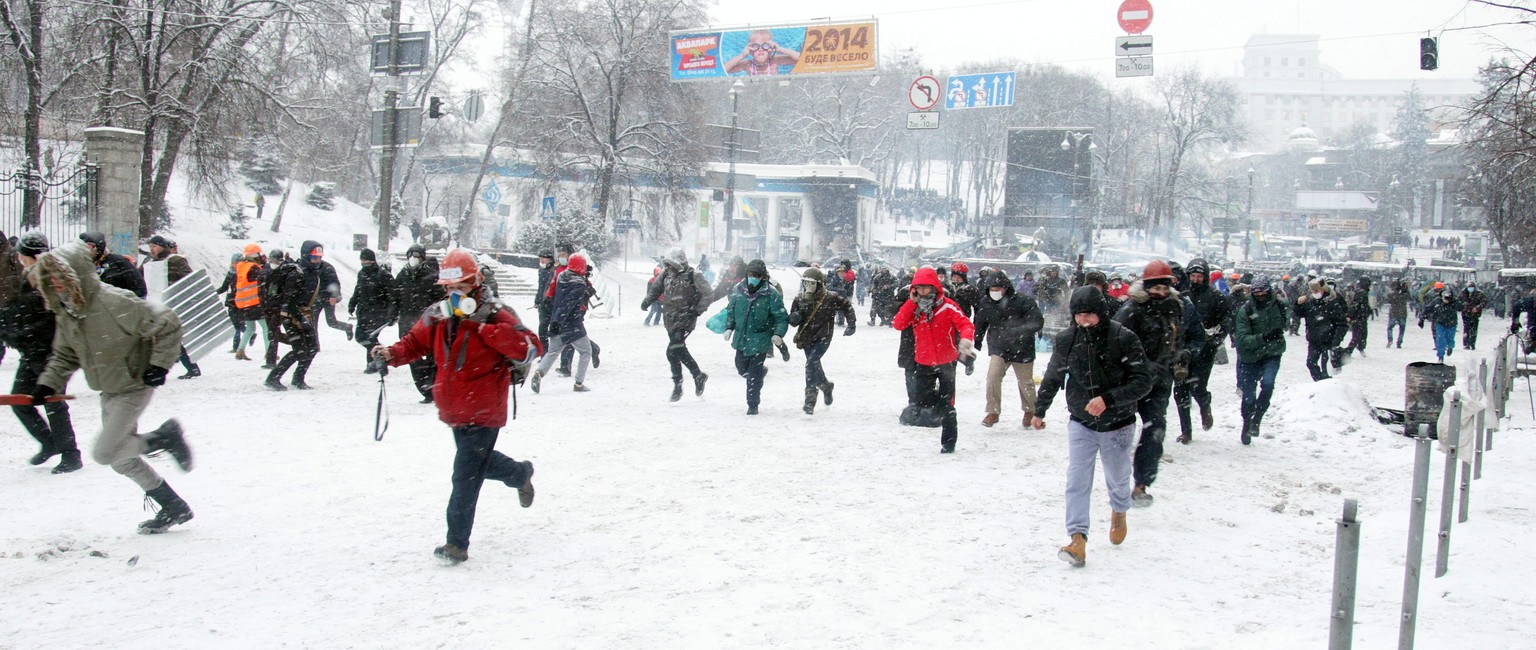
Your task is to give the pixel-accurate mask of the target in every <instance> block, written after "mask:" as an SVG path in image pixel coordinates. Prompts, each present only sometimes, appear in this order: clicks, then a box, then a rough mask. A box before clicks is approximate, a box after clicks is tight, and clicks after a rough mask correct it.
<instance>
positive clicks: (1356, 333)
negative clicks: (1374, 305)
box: [1344, 317, 1369, 353]
mask: <svg viewBox="0 0 1536 650" xmlns="http://www.w3.org/2000/svg"><path fill="white" fill-rule="evenodd" d="M1368 324H1369V323H1368V322H1367V321H1366V320H1365V318H1364V317H1361V318H1356V319H1354V320H1352V321H1350V322H1349V345H1346V346H1344V351H1345V352H1346V353H1353V352H1354V351H1355V350H1359V351H1361V352H1364V351H1365V336H1366V334H1367V327H1366V326H1367V325H1368Z"/></svg>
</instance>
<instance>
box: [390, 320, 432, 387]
mask: <svg viewBox="0 0 1536 650" xmlns="http://www.w3.org/2000/svg"><path fill="white" fill-rule="evenodd" d="M419 320H421V319H420V318H419V317H417V318H412V319H410V321H409V322H407V321H406V319H405V317H403V316H402V317H401V318H400V324H399V327H400V338H402V339H403V338H405V335H406V334H408V333H410V331H411V328H412V327H415V326H416V322H417V321H419ZM410 366H411V383H413V384H415V385H416V392H418V393H421V396H422V397H432V384H433V383H435V382H436V381H437V361H436V359H434V358H433V356H432V354H431V353H428V354H427V356H424V357H422V358H420V359H417V360H415V361H412V362H411V363H410Z"/></svg>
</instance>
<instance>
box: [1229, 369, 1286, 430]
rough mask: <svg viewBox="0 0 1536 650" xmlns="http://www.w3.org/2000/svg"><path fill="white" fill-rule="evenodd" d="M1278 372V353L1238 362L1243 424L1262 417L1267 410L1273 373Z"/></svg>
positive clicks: (1272, 383) (1271, 392) (1271, 393)
mask: <svg viewBox="0 0 1536 650" xmlns="http://www.w3.org/2000/svg"><path fill="white" fill-rule="evenodd" d="M1279 373H1280V356H1279V355H1275V356H1273V357H1270V358H1268V359H1264V360H1261V361H1257V362H1254V363H1243V362H1241V361H1239V362H1238V364H1237V389H1238V390H1240V391H1242V392H1243V425H1244V426H1247V424H1248V423H1249V422H1253V423H1255V424H1257V423H1258V422H1260V421H1261V420H1263V419H1264V413H1265V412H1266V411H1268V410H1269V398H1270V396H1272V395H1274V393H1275V375H1277V374H1279ZM1255 392H1257V395H1255Z"/></svg>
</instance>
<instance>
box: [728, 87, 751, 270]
mask: <svg viewBox="0 0 1536 650" xmlns="http://www.w3.org/2000/svg"><path fill="white" fill-rule="evenodd" d="M746 87H747V84H745V83H743V82H742V81H741V80H740V79H737V80H736V83H733V84H731V131H730V133H727V134H726V136H725V152H726V153H725V156H726V164H727V165H729V168H728V170H727V171H726V174H725V250H726V251H732V250H734V249H733V248H732V242H731V240H732V234H733V233H734V232H735V229H736V222H735V218H736V209H735V208H736V139H737V131H736V119H737V112H736V109H737V106H738V105H739V104H740V102H741V91H742V90H743V89H745V88H746Z"/></svg>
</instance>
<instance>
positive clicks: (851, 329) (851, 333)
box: [843, 321, 853, 336]
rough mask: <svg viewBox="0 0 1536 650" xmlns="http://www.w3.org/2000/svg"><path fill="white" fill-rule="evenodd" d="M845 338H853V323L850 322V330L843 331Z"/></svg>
mask: <svg viewBox="0 0 1536 650" xmlns="http://www.w3.org/2000/svg"><path fill="white" fill-rule="evenodd" d="M843 336H853V321H848V328H847V329H845V330H843Z"/></svg>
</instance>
